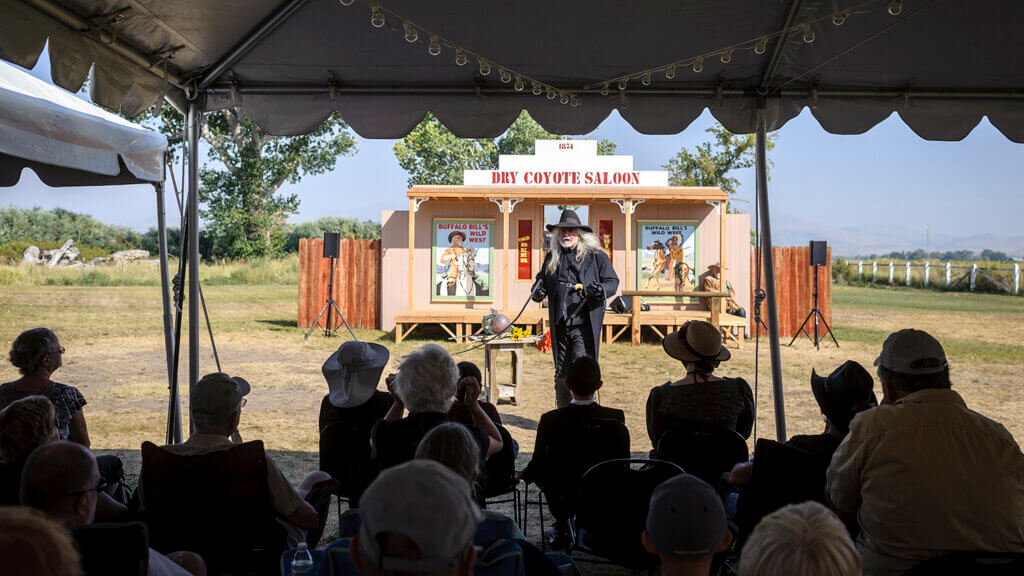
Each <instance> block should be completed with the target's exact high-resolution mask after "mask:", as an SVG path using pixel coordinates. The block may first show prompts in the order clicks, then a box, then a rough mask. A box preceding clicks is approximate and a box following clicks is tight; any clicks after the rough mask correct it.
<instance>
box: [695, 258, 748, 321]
mask: <svg viewBox="0 0 1024 576" xmlns="http://www.w3.org/2000/svg"><path fill="white" fill-rule="evenodd" d="M700 289H701V290H703V291H704V292H722V267H721V266H719V265H718V264H712V265H711V266H708V271H707V274H706V275H705V276H704V280H703V281H701V283H700ZM725 291H726V292H728V293H729V296H728V298H726V299H725V311H726V312H728V313H729V314H733V315H735V316H739V317H741V318H746V317H747V311H746V310H744V309H743V307H742V306H740V305H739V303H737V302H736V299H735V298H736V291H735V290H733V289H732V284H730V283H728V282H726V290H725ZM700 300H701V304H703V305H704V307H705V308H707V309H708V310H710V309H711V306H712V305H714V304H715V302H716V301H717V298H701V299H700Z"/></svg>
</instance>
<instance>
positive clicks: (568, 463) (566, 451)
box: [521, 418, 630, 551]
mask: <svg viewBox="0 0 1024 576" xmlns="http://www.w3.org/2000/svg"><path fill="white" fill-rule="evenodd" d="M629 455H630V452H629V429H628V428H626V425H625V424H623V423H622V422H619V421H617V420H607V419H604V418H597V419H594V420H592V421H591V422H590V423H588V424H586V425H585V426H583V427H581V428H579V429H575V430H562V431H560V432H559V434H558V436H557V437H556V438H553V439H552V443H551V445H550V450H549V452H548V453H547V454H545V460H546V462H547V463H548V469H547V470H546V471H545V475H546V478H543V479H538V481H537V482H536V484H537V487H538V488H540V492H541V493H540V495H539V496H538V497H537V500H535V501H534V502H533V503H534V504H536V505H537V513H538V514H539V516H540V532H541V549H542V550H544V551H547V542H545V541H544V508H543V507H544V505H545V504H549V507H550V503H551V501H552V499H553V498H558V499H559V501H558V505H560V506H564V507H565V508H567V509H569V510H570V512H569V514H568V516H571V509H572V507H573V501H574V500H575V495H576V491H577V487H576V483H577V481H578V480H579V478H580V477H581V476H583V473H584V472H586V471H587V470H588V469H589V468H590V467H592V466H593V465H595V464H597V463H599V462H603V461H605V460H611V459H618V458H629ZM527 489H528V487H527ZM530 504H531V502H530V501H529V498H528V494H527V496H526V497H524V498H523V514H522V524H521V525H522V526H523V531H524V533H525V531H526V526H527V516H528V514H527V512H528V510H529V505H530Z"/></svg>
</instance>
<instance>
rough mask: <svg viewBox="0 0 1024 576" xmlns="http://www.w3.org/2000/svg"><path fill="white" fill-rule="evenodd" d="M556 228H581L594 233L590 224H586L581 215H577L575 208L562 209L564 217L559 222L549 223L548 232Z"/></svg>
mask: <svg viewBox="0 0 1024 576" xmlns="http://www.w3.org/2000/svg"><path fill="white" fill-rule="evenodd" d="M555 228H579V229H580V230H586V231H587V232H590V233H591V234H593V233H594V231H593V230H592V229H591V228H590V226H586V225H584V224H583V223H582V222H580V217H579V216H577V215H576V211H575V210H562V218H561V219H560V220H559V221H558V224H548V225H547V229H548V232H551V231H552V230H554V229H555Z"/></svg>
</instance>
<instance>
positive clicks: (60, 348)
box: [45, 346, 64, 356]
mask: <svg viewBox="0 0 1024 576" xmlns="http://www.w3.org/2000/svg"><path fill="white" fill-rule="evenodd" d="M57 348H59V349H58V350H54V351H53V352H48V353H46V354H45V356H50V355H52V354H57V353H60V354H64V347H63V346H58V347H57Z"/></svg>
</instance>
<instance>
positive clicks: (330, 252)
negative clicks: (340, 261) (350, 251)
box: [324, 232, 341, 258]
mask: <svg viewBox="0 0 1024 576" xmlns="http://www.w3.org/2000/svg"><path fill="white" fill-rule="evenodd" d="M340 239H341V234H339V233H338V232H324V258H337V257H338V252H339V245H340Z"/></svg>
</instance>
